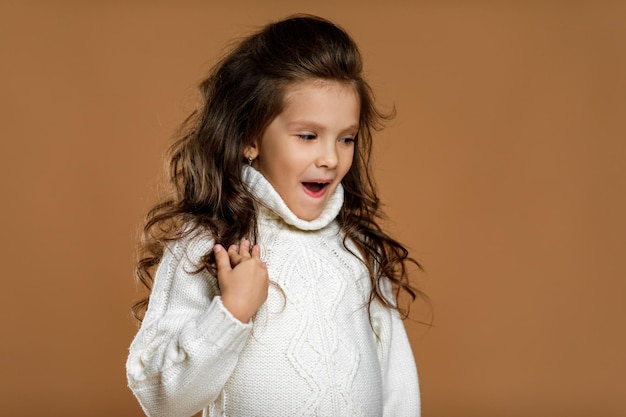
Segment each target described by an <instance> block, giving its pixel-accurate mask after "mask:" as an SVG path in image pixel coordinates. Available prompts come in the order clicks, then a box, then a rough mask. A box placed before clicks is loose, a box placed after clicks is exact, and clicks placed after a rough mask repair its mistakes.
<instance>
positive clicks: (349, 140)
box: [339, 136, 356, 143]
mask: <svg viewBox="0 0 626 417" xmlns="http://www.w3.org/2000/svg"><path fill="white" fill-rule="evenodd" d="M355 140H356V138H353V137H350V136H348V137H345V138H341V139H339V142H341V143H354V141H355Z"/></svg>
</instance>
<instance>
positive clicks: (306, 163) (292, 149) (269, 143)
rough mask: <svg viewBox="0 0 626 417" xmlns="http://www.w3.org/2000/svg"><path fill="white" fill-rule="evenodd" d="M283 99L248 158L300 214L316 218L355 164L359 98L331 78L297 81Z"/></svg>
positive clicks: (308, 217) (295, 211) (291, 207)
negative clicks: (252, 160)
mask: <svg viewBox="0 0 626 417" xmlns="http://www.w3.org/2000/svg"><path fill="white" fill-rule="evenodd" d="M284 100H285V103H284V108H283V111H282V112H281V113H280V114H279V115H278V116H276V118H275V119H274V120H273V121H272V122H271V123H270V124H269V126H268V127H267V128H266V129H265V132H263V136H262V137H261V139H260V140H257V141H255V142H254V145H253V146H252V147H251V148H249V149H247V151H246V155H245V156H246V157H253V158H255V161H254V164H253V166H254V167H255V168H257V169H258V170H259V171H260V172H261V173H262V174H263V175H264V176H265V178H267V180H268V181H269V182H270V183H271V184H272V186H273V187H274V189H275V190H276V191H277V192H278V194H279V195H280V196H281V198H282V199H283V200H284V201H285V203H286V204H287V206H288V207H289V209H290V210H291V211H292V212H293V213H294V214H295V215H296V216H298V217H299V218H300V219H302V220H313V219H316V218H317V217H319V215H320V214H321V213H322V210H323V209H324V207H325V206H326V203H327V202H328V199H329V198H330V196H331V195H332V194H333V192H334V191H335V189H336V188H337V185H338V184H339V183H340V182H341V180H342V179H343V177H344V176H345V175H346V173H347V172H348V170H349V169H350V166H351V165H352V158H353V156H354V146H355V145H354V138H355V137H356V134H357V132H358V129H359V113H360V100H359V96H358V94H357V92H356V90H355V89H354V87H353V86H352V85H350V84H347V83H341V82H338V81H328V80H311V81H304V82H298V83H295V84H293V85H291V86H290V87H288V88H287V91H286V93H285V98H284Z"/></svg>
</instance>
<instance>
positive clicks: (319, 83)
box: [278, 79, 361, 126]
mask: <svg viewBox="0 0 626 417" xmlns="http://www.w3.org/2000/svg"><path fill="white" fill-rule="evenodd" d="M360 102H361V100H360V97H359V94H358V92H357V89H356V88H355V86H354V85H353V84H352V83H349V82H340V81H334V80H320V79H314V80H307V81H300V82H296V83H292V84H290V85H288V86H287V87H286V89H285V94H284V102H283V106H282V110H281V113H280V114H279V115H278V117H279V118H281V119H283V120H284V119H317V118H320V119H325V120H327V121H328V122H330V123H333V124H335V123H341V124H345V125H357V126H358V124H359V119H360V107H361V106H360ZM320 121H321V120H320Z"/></svg>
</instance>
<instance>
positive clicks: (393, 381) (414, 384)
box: [372, 281, 421, 417]
mask: <svg viewBox="0 0 626 417" xmlns="http://www.w3.org/2000/svg"><path fill="white" fill-rule="evenodd" d="M383 291H384V292H385V294H386V295H387V296H388V299H390V300H391V299H393V296H392V295H391V288H390V283H389V282H388V281H387V282H386V284H385V287H384V288H383ZM372 325H373V328H374V331H375V332H376V335H377V336H378V357H379V360H380V367H381V373H382V378H383V415H384V416H385V417H392V416H393V417H419V416H420V415H421V408H420V407H421V404H420V394H419V383H418V377H417V368H416V366H415V359H414V358H413V352H412V350H411V345H410V344H409V339H408V337H407V334H406V330H405V329H404V323H403V322H402V319H401V318H400V315H399V313H398V311H397V310H395V309H389V308H387V307H384V306H383V305H382V304H381V303H379V302H373V303H372Z"/></svg>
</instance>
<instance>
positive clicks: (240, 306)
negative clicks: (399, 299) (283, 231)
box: [213, 239, 269, 323]
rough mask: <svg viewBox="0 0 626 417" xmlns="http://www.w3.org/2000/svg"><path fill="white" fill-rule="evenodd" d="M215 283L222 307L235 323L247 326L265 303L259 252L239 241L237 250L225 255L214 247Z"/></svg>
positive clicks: (264, 271)
mask: <svg viewBox="0 0 626 417" xmlns="http://www.w3.org/2000/svg"><path fill="white" fill-rule="evenodd" d="M213 252H214V253H215V264H216V266H217V281H218V283H219V285H220V290H221V292H222V303H223V304H224V307H226V309H227V310H228V311H230V313H231V314H232V315H233V316H235V317H236V318H237V319H238V320H239V321H241V322H243V323H247V322H249V321H250V319H251V318H252V316H254V314H255V313H256V312H257V310H258V309H259V308H260V307H261V305H263V303H264V302H265V300H266V299H267V288H268V286H269V277H268V275H267V267H266V265H265V263H263V262H261V248H260V247H259V245H254V246H253V247H252V249H250V241H249V240H247V239H243V240H242V241H241V244H240V245H239V247H237V246H235V245H231V246H230V247H229V248H228V252H226V250H225V249H224V247H223V246H222V245H219V244H217V245H215V247H214V248H213Z"/></svg>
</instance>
